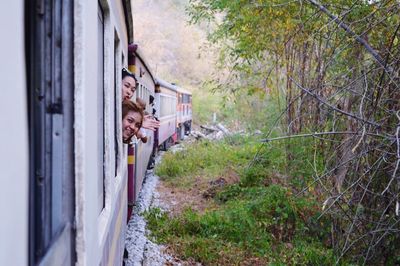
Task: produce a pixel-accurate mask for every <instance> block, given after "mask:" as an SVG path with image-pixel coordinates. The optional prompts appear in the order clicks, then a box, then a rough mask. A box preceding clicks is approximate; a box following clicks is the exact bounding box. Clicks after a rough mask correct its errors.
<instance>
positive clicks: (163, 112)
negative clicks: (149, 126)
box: [155, 78, 177, 150]
mask: <svg viewBox="0 0 400 266" xmlns="http://www.w3.org/2000/svg"><path fill="white" fill-rule="evenodd" d="M155 104H156V114H155V115H156V117H158V119H159V120H160V128H159V129H158V130H157V131H156V135H157V136H156V143H155V150H157V149H159V148H161V149H164V150H166V149H168V147H170V146H172V145H173V144H174V143H175V142H176V136H177V134H176V121H177V120H176V119H177V116H176V113H177V109H176V107H177V87H176V86H175V85H173V84H171V83H168V82H166V81H164V80H162V79H160V78H157V79H156V95H155Z"/></svg>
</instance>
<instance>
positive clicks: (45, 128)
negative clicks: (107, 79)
mask: <svg viewBox="0 0 400 266" xmlns="http://www.w3.org/2000/svg"><path fill="white" fill-rule="evenodd" d="M72 19H73V1H72V0H32V1H25V52H26V62H27V65H26V70H27V72H26V73H27V93H28V112H29V114H28V116H29V143H30V147H29V149H30V154H29V161H30V177H29V179H30V191H29V192H30V196H29V197H30V202H29V204H30V208H29V265H72V264H74V262H75V254H74V250H75V249H74V241H75V237H74V229H73V220H74V156H73V151H74V140H73V23H72V22H73V21H72Z"/></svg>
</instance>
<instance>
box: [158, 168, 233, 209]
mask: <svg viewBox="0 0 400 266" xmlns="http://www.w3.org/2000/svg"><path fill="white" fill-rule="evenodd" d="M237 182H239V176H238V174H237V173H236V172H234V171H233V170H228V171H227V172H226V174H225V175H224V176H220V177H218V178H216V179H214V180H211V181H208V180H204V179H203V178H202V177H200V176H198V177H196V179H195V181H194V182H193V185H192V187H190V188H177V187H171V186H170V185H168V184H167V183H166V182H163V181H161V180H160V181H159V182H158V184H157V187H156V191H157V192H158V194H159V200H160V201H161V202H163V203H164V204H165V205H166V206H165V208H166V209H167V210H168V212H169V214H170V215H171V216H176V215H178V214H180V213H181V212H182V211H183V210H185V209H186V208H191V209H192V210H194V211H196V212H199V213H204V212H205V211H207V210H212V209H215V208H216V207H217V204H216V203H215V201H214V199H213V196H214V195H215V193H217V192H218V190H220V189H221V188H222V187H224V186H225V185H228V184H233V183H237Z"/></svg>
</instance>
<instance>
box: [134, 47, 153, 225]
mask: <svg viewBox="0 0 400 266" xmlns="http://www.w3.org/2000/svg"><path fill="white" fill-rule="evenodd" d="M129 70H130V72H131V73H133V74H134V75H135V77H136V79H137V84H136V92H135V94H134V96H133V97H132V101H135V100H136V98H137V97H138V98H140V99H142V100H143V101H144V102H145V103H146V110H145V112H146V113H149V114H152V113H153V106H152V102H151V99H154V97H155V79H154V77H153V75H152V72H151V70H150V67H149V66H148V65H147V64H146V61H145V60H144V57H143V55H142V54H141V53H140V49H139V48H138V46H137V45H136V44H131V45H129ZM145 133H146V136H147V138H148V140H147V142H146V143H143V142H141V141H135V142H134V143H133V144H132V145H131V146H129V147H128V154H129V157H128V205H129V208H128V219H129V217H130V215H131V213H132V209H133V206H134V204H135V201H136V200H137V197H138V196H139V191H140V190H141V187H142V183H143V180H144V178H145V175H146V170H147V166H148V162H149V160H150V157H151V155H152V153H153V146H154V133H153V132H152V131H150V130H145Z"/></svg>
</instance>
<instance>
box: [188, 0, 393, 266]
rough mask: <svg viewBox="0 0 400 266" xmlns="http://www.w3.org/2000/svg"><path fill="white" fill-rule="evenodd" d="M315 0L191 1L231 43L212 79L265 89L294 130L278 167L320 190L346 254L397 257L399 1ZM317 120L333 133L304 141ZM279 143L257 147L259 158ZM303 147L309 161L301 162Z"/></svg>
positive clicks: (229, 88)
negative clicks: (301, 139)
mask: <svg viewBox="0 0 400 266" xmlns="http://www.w3.org/2000/svg"><path fill="white" fill-rule="evenodd" d="M316 2H318V1H286V0H273V1H270V0H268V1H267V0H258V1H246V0H235V1H226V0H191V1H190V3H191V4H190V6H189V8H188V12H189V14H190V15H191V18H192V20H191V22H192V23H199V22H200V21H209V22H210V23H211V24H212V25H213V29H214V30H213V31H211V32H210V34H209V36H208V37H209V40H210V42H211V43H213V44H215V45H218V46H219V47H222V49H221V53H220V57H219V62H220V66H221V67H222V68H223V69H224V72H226V73H229V77H228V78H226V77H223V78H221V77H220V76H216V77H215V78H214V80H213V81H212V82H211V83H212V84H214V88H215V89H216V90H220V91H225V92H229V93H231V94H230V95H233V96H235V95H236V96H238V97H239V99H241V98H240V95H243V94H246V92H248V93H249V94H254V95H256V93H254V92H256V91H260V90H261V91H268V93H269V96H270V98H271V99H274V100H275V101H276V102H277V103H279V104H278V106H279V107H280V108H279V110H283V111H284V113H283V115H282V116H280V117H279V116H278V118H280V122H279V124H278V123H277V124H276V126H277V127H278V130H277V131H271V132H273V133H275V134H276V133H277V132H278V133H281V134H280V135H288V136H289V138H288V139H283V140H281V141H282V142H281V143H280V145H281V146H280V147H281V149H282V151H283V152H284V156H283V157H281V156H278V157H277V158H280V159H279V164H278V165H279V167H278V168H279V169H284V168H285V169H286V171H284V172H281V174H286V175H289V176H298V177H300V178H296V177H295V178H291V184H292V185H295V187H297V188H299V187H303V188H304V189H305V190H306V191H308V192H309V193H311V194H312V193H313V191H314V190H318V191H319V192H320V195H321V196H320V199H319V200H320V204H321V205H323V206H325V207H326V209H325V210H324V215H325V216H327V217H329V218H330V219H331V222H332V225H333V227H332V232H333V239H334V243H333V248H334V252H335V254H337V259H338V260H339V261H340V260H343V259H344V258H349V259H351V260H353V261H355V262H357V263H364V264H366V263H367V264H371V263H377V262H382V263H391V262H390V261H392V259H388V258H395V257H396V256H398V252H396V251H395V249H396V248H397V247H399V238H400V237H399V227H398V222H399V220H398V206H399V199H398V195H399V189H398V187H399V181H398V178H397V176H398V175H399V165H400V164H399V162H400V159H399V153H400V146H399V145H398V143H399V127H398V124H399V120H400V114H399V112H398V110H399V109H400V106H399V104H400V103H399V101H398V99H399V98H400V94H399V93H400V91H399V87H398V84H399V73H400V61H399V60H398V59H399V58H400V49H399V47H400V46H399V45H400V44H399V33H400V15H399V14H400V12H399V11H400V10H399V9H400V6H399V5H398V1H394V0H385V1H349V0H334V1H325V0H324V1H320V3H321V4H322V5H323V6H324V8H325V9H323V8H320V7H319V6H318V5H317V4H316ZM321 10H322V11H321ZM332 16H337V20H335V21H333V20H332ZM339 22H340V23H339ZM346 26H347V30H344V29H343V28H344V27H346ZM243 90H244V91H245V92H243V93H240V91H243ZM265 124H266V125H270V122H269V121H266V123H265ZM266 128H268V126H267V127H266ZM313 132H320V133H322V132H326V135H318V138H316V137H315V139H314V141H304V143H302V144H301V145H302V146H303V147H299V146H298V143H296V142H295V141H294V140H292V139H290V135H296V134H303V133H308V134H309V136H310V137H312V133H313ZM282 133H283V134H282ZM275 136H276V135H275ZM273 137H274V135H273V134H267V138H269V139H271V138H272V139H273ZM270 152H271V151H270V150H269V149H268V148H263V150H262V151H260V152H259V153H258V155H257V156H256V158H255V160H256V161H257V160H260V161H263V164H261V165H262V166H261V167H260V169H262V167H263V166H268V159H267V158H265V157H266V155H268V154H269V153H270ZM310 153H311V154H310ZM301 154H303V156H304V158H305V161H304V163H303V165H304V166H306V165H310V166H311V170H312V171H309V170H305V169H302V168H301V167H298V166H299V160H301V159H299V158H301ZM310 155H312V157H313V158H311V159H310ZM296 160H298V161H296ZM268 167H269V168H270V167H272V165H270V166H268ZM304 168H306V167H304ZM260 169H256V168H254V169H250V170H249V172H248V173H247V174H246V175H245V178H244V179H243V182H244V184H246V185H254V184H256V183H258V182H259V180H262V178H261V176H262V175H259V172H260V171H261V172H262V170H260ZM308 169H310V168H308ZM310 176H312V177H313V178H312V179H311V178H310ZM301 177H305V178H301ZM296 180H297V181H298V182H297V185H296V184H295V183H296ZM235 189H237V188H235ZM235 191H236V190H232V192H235ZM388 246H390V247H394V249H390V250H389V249H387V248H386V247H388ZM392 263H393V262H392Z"/></svg>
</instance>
